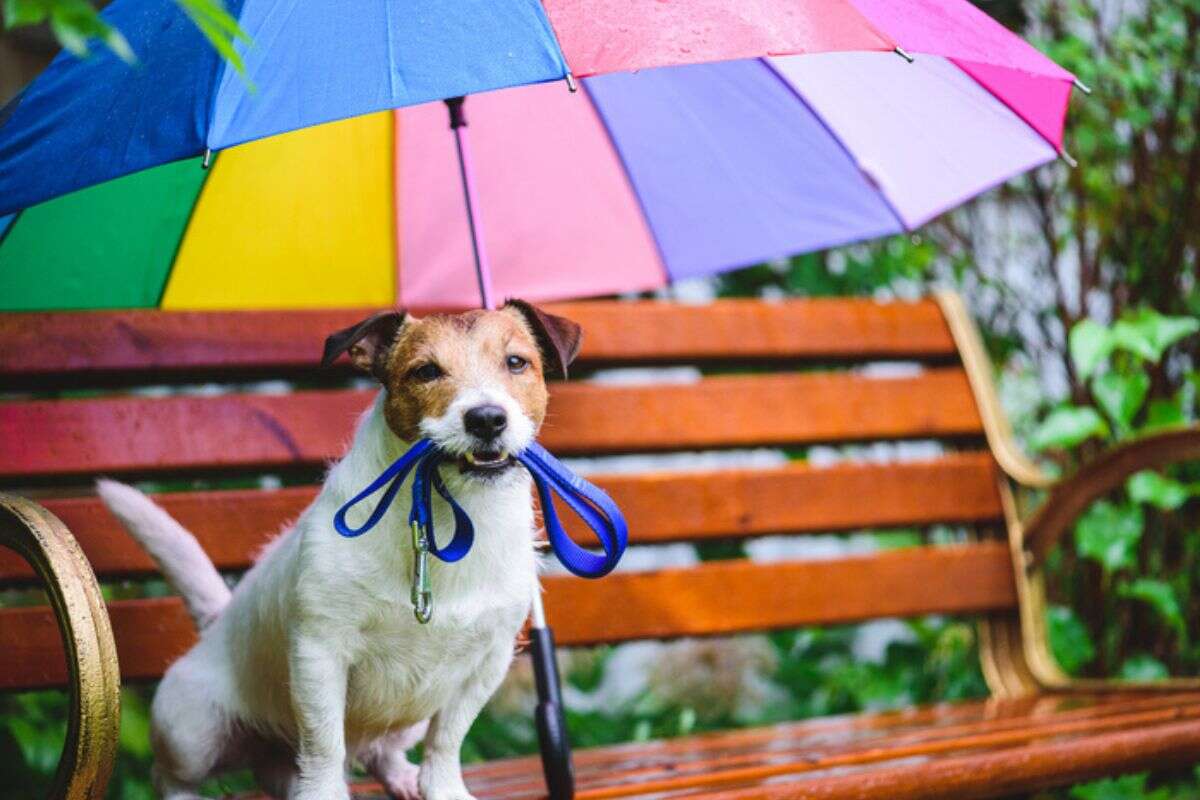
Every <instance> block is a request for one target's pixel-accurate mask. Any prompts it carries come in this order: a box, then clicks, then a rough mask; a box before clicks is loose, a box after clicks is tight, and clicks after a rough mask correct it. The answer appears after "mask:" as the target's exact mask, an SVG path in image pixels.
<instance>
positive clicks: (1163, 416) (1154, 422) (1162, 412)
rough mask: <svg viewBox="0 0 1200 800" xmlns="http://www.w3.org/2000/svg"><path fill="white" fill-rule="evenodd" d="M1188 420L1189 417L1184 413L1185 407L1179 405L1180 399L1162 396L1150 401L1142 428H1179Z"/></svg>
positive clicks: (1147, 429)
mask: <svg viewBox="0 0 1200 800" xmlns="http://www.w3.org/2000/svg"><path fill="white" fill-rule="evenodd" d="M1186 422H1187V418H1186V417H1185V416H1184V415H1183V408H1182V407H1181V406H1180V405H1179V400H1178V399H1176V398H1170V397H1160V398H1158V399H1156V400H1151V401H1150V405H1149V407H1148V408H1147V409H1146V424H1145V425H1143V426H1142V430H1143V431H1147V432H1149V431H1155V430H1160V429H1164V428H1178V427H1179V426H1180V425H1183V424H1185V423H1186Z"/></svg>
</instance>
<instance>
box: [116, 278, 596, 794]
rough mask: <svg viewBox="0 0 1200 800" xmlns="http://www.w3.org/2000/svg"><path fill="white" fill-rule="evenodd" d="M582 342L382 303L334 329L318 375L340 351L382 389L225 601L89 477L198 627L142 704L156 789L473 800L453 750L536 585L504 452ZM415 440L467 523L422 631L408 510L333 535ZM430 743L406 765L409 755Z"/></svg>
mask: <svg viewBox="0 0 1200 800" xmlns="http://www.w3.org/2000/svg"><path fill="white" fill-rule="evenodd" d="M581 338H582V337H581V331H580V328H579V326H578V325H576V324H575V323H574V322H571V321H570V320H567V319H564V318H562V317H558V316H554V315H552V314H548V313H546V312H544V311H541V310H540V309H538V308H536V307H534V306H532V305H530V304H528V303H525V302H522V301H519V300H512V301H509V302H508V303H507V304H506V305H505V306H504V308H502V309H500V310H497V311H470V312H467V313H464V314H458V315H453V316H447V315H437V316H429V317H426V318H423V319H414V318H412V317H406V315H405V314H404V312H401V311H387V312H382V313H379V314H376V315H374V316H372V317H370V318H368V319H366V320H364V321H363V322H361V323H359V324H358V325H355V326H353V327H351V328H348V329H346V330H343V331H339V332H337V333H334V334H333V335H331V336H330V337H329V338H328V340H327V341H326V344H325V357H324V363H326V364H329V363H331V362H332V361H333V360H334V359H336V358H337V357H338V356H339V355H340V354H342V353H347V352H348V353H349V355H350V359H351V361H352V362H353V363H354V364H355V366H357V367H358V368H359V369H362V370H364V371H366V372H368V373H370V374H371V375H373V376H374V377H375V378H376V379H377V380H379V382H380V383H381V384H382V385H383V388H382V391H380V392H379V395H378V396H377V397H376V398H375V401H374V403H372V405H371V407H370V408H369V409H368V410H367V411H366V412H365V413H364V414H363V415H362V417H361V419H360V420H359V422H358V426H357V428H356V430H355V432H354V438H353V440H352V442H351V444H350V449H349V451H348V452H347V454H346V456H345V458H343V459H342V460H341V461H340V462H338V463H337V464H336V465H334V466H333V468H332V469H331V470H330V471H329V474H328V476H327V478H326V480H325V483H324V485H323V486H322V488H321V491H320V493H319V494H318V495H317V498H316V500H314V501H313V503H312V505H310V506H309V507H308V508H307V509H306V510H305V511H304V513H303V514H301V516H300V518H299V519H298V520H297V521H296V523H295V524H294V525H292V526H291V527H290V528H288V529H287V530H285V531H284V532H283V533H282V535H280V536H279V537H278V538H277V539H275V540H274V541H273V542H272V543H271V544H269V545H268V546H267V547H266V548H265V549H264V550H263V552H262V554H261V556H260V557H259V558H258V560H257V562H256V563H255V564H254V566H253V567H252V568H251V569H250V570H249V571H248V572H247V573H246V575H245V576H244V577H243V578H242V579H241V581H239V582H238V584H237V586H236V588H235V589H234V590H233V591H232V592H230V590H229V589H228V587H227V586H226V583H225V581H224V580H223V579H222V578H221V576H220V575H219V574H218V572H217V570H216V569H215V567H214V566H213V564H212V562H211V561H210V560H209V558H208V557H207V556H206V555H205V553H204V551H203V550H202V549H201V548H200V545H199V544H198V543H197V541H196V540H195V538H193V537H192V535H191V534H190V533H188V532H187V531H186V530H184V529H183V528H182V527H181V526H180V525H179V524H178V523H177V522H175V520H173V519H172V518H171V517H170V516H168V515H167V514H166V512H165V511H163V510H162V509H161V508H160V507H158V506H157V505H155V504H154V503H153V502H152V501H151V500H150V499H149V498H148V497H147V496H146V495H144V494H142V493H141V492H139V491H137V490H136V489H133V488H131V487H129V486H125V485H124V484H120V483H116V482H114V481H108V480H101V481H100V482H99V483H98V486H97V489H98V492H99V494H100V496H101V498H102V499H103V500H104V502H105V503H106V504H107V505H108V507H109V508H110V509H111V510H112V512H113V513H114V514H115V515H116V516H117V517H118V518H119V519H120V520H121V522H122V523H123V524H124V525H125V527H126V528H128V529H129V532H130V533H131V534H132V536H133V537H134V538H135V539H136V540H137V541H138V542H139V543H140V544H141V546H142V547H143V548H145V550H146V551H147V552H148V553H149V554H150V555H151V556H152V557H153V558H154V560H155V561H156V562H157V564H158V565H159V567H160V568H161V570H162V572H163V574H164V575H165V576H166V578H167V580H168V581H169V582H170V583H171V584H172V585H173V586H174V587H175V589H176V590H177V591H178V592H179V593H180V595H182V596H183V600H184V603H185V604H186V606H187V609H188V612H189V613H190V614H191V616H192V619H193V620H195V623H196V626H197V628H198V629H199V631H200V639H199V641H198V642H197V643H196V645H195V646H194V647H193V648H192V649H191V650H190V651H188V652H187V653H186V654H185V655H184V656H183V657H182V658H180V659H179V660H178V661H176V662H175V663H174V664H173V665H172V666H171V668H170V669H168V670H167V672H166V675H164V677H163V680H162V683H161V684H160V685H159V687H158V691H157V693H156V694H155V697H154V704H153V710H152V733H151V736H152V744H153V749H154V780H155V784H156V787H157V789H158V791H159V792H160V793H161V795H162V796H163V797H164V798H166V800H182V799H183V798H195V797H197V796H198V795H197V788H198V786H199V785H200V783H201V782H202V781H203V780H205V779H206V778H207V777H208V776H210V775H212V774H214V773H217V772H221V771H225V770H230V769H238V768H244V767H249V768H251V769H252V770H253V771H254V774H255V776H256V778H257V780H258V782H259V784H260V786H261V787H262V789H263V790H264V791H267V792H268V793H270V794H272V795H274V796H275V797H279V798H289V799H294V800H338V798H342V799H345V798H349V796H350V794H349V789H348V787H347V784H346V771H347V766H348V765H349V764H350V763H352V762H357V763H359V764H361V765H362V766H363V767H364V768H365V769H366V770H367V771H369V772H370V773H371V774H372V775H374V776H375V778H377V779H378V780H379V781H380V782H381V783H382V784H383V786H384V788H385V789H386V791H387V792H388V793H389V794H390V795H391V796H392V797H395V798H401V799H402V800H418V798H423V800H470V797H471V795H470V793H469V792H468V791H467V788H466V785H465V784H464V783H463V777H462V768H461V765H460V763H459V749H460V746H461V744H462V741H463V737H464V736H465V735H466V733H467V730H468V728H470V726H471V723H472V722H473V721H474V720H475V717H476V716H477V715H478V714H479V712H480V710H481V709H482V708H483V705H484V703H485V702H486V701H487V699H488V698H489V697H490V696H491V694H492V693H493V692H494V691H495V689H496V687H497V686H498V685H499V683H500V681H501V679H502V678H503V677H504V675H505V673H506V672H507V670H508V667H509V664H510V662H511V661H512V658H513V647H514V642H515V640H516V638H517V635H518V633H519V631H520V630H521V627H522V625H523V624H524V622H525V619H526V617H527V616H528V615H529V613H530V607H531V603H532V601H533V598H534V593H535V592H537V591H538V583H537V567H536V561H535V555H534V548H533V539H534V533H535V521H534V510H533V504H532V501H531V492H530V478H529V475H528V473H527V472H526V471H525V470H524V469H521V468H519V467H517V466H516V462H515V460H514V459H513V457H512V455H511V454H513V453H519V452H520V451H521V450H523V449H524V448H525V447H526V446H527V445H529V444H530V443H531V442H532V441H533V440H534V437H535V436H536V435H537V432H538V429H539V427H540V426H541V424H542V420H543V419H544V418H545V416H546V402H547V398H548V395H547V391H546V382H545V379H546V378H548V377H565V374H566V368H567V365H568V364H570V363H571V361H572V360H573V359H574V358H575V356H576V355H577V354H578V352H579V346H580V340H581ZM333 424H336V421H333ZM421 438H428V439H431V440H432V441H433V442H434V443H435V444H436V445H437V446H438V447H439V448H440V449H441V450H442V451H443V452H445V453H447V454H450V455H452V456H454V457H456V459H454V460H447V461H446V462H443V464H442V466H441V467H440V468H439V469H440V471H441V475H442V478H443V480H444V481H445V483H446V485H447V487H448V488H449V489H450V490H451V491H452V492H453V494H454V496H455V498H456V499H457V500H458V501H459V503H460V505H461V506H462V507H463V508H464V509H465V510H466V512H467V513H468V514H469V515H470V517H471V519H472V520H473V521H474V525H475V531H476V536H475V546H474V547H473V548H472V549H471V551H470V553H469V554H468V555H467V556H466V557H465V558H463V559H462V560H461V561H459V562H457V563H454V564H443V563H441V562H438V561H435V562H433V563H432V564H431V566H430V570H431V580H432V585H433V588H434V592H435V594H436V597H437V603H438V606H437V614H436V615H435V616H434V618H433V620H432V621H431V622H430V623H429V624H427V625H422V624H419V623H418V622H417V621H416V620H415V619H414V615H413V606H412V603H411V601H410V589H411V582H412V581H411V575H412V571H413V558H414V553H413V549H412V543H411V540H410V538H409V535H410V534H409V528H408V525H407V524H406V520H407V514H408V505H409V502H408V501H403V502H397V503H396V505H395V507H393V508H392V509H391V510H390V511H389V512H388V513H387V516H385V517H384V520H383V524H382V526H381V528H380V532H378V533H377V534H376V535H374V536H364V537H361V538H356V539H346V538H342V537H341V536H339V535H338V534H337V533H336V532H335V530H334V525H333V518H334V514H335V512H336V511H337V510H338V508H339V507H341V506H342V505H343V504H344V503H345V502H346V501H347V500H348V499H350V498H351V497H353V496H354V495H355V493H356V492H357V491H358V490H359V489H360V488H361V487H363V486H364V485H366V484H367V483H369V482H370V481H371V480H372V479H373V478H374V477H375V476H376V475H378V474H380V472H381V471H382V470H384V469H385V468H386V467H387V466H388V465H389V464H391V463H392V462H393V461H395V460H396V458H397V457H399V456H400V455H401V454H403V453H404V452H405V451H406V450H407V449H408V447H409V446H410V444H412V443H413V442H414V441H416V440H418V439H421ZM435 508H436V510H435V518H434V519H435V526H436V527H437V528H439V529H441V530H449V529H452V527H453V520H452V519H451V516H450V511H449V509H448V508H446V507H445V505H444V504H439V505H438V506H436V507H435ZM422 738H423V740H424V745H425V747H424V758H423V761H422V763H421V765H420V766H419V767H418V766H417V765H415V764H412V763H410V762H409V761H408V759H407V758H406V755H405V752H406V751H407V750H408V749H410V748H411V747H413V746H414V745H415V744H416V743H417V742H418V741H421V740H422Z"/></svg>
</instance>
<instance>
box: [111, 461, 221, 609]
mask: <svg viewBox="0 0 1200 800" xmlns="http://www.w3.org/2000/svg"><path fill="white" fill-rule="evenodd" d="M96 491H97V493H99V495H100V499H101V500H103V501H104V504H105V505H106V506H108V508H109V510H110V511H112V513H113V514H114V515H115V516H116V517H117V519H119V520H121V523H122V524H123V525H124V526H125V528H126V529H127V530H128V531H129V533H130V535H131V536H133V538H134V539H136V540H137V542H138V544H140V545H141V546H142V548H143V549H144V550H145V551H146V552H147V553H149V554H150V557H151V558H153V559H154V562H155V563H156V564H158V568H159V569H160V570H162V573H163V575H164V576H166V579H167V581H168V582H169V583H170V584H171V585H172V586H173V587H175V590H176V591H177V592H179V594H180V595H182V596H183V602H184V604H185V605H186V606H187V610H188V613H189V614H191V615H192V620H193V621H195V623H196V627H197V628H198V629H200V630H204V628H205V627H207V626H208V624H209V623H211V622H212V621H213V620H215V619H216V618H217V617H218V616H220V614H221V612H222V611H223V610H224V609H225V606H226V605H228V603H229V587H228V586H226V585H225V581H224V580H223V579H222V578H221V574H220V573H219V572H217V568H216V567H214V566H213V563H212V561H211V560H209V558H208V556H207V555H206V554H205V552H204V549H203V548H201V547H200V543H199V542H197V541H196V537H195V536H192V534H191V533H189V532H188V531H187V530H185V529H184V527H183V526H182V525H180V524H179V523H178V522H176V521H175V520H174V519H172V517H171V515H170V514H168V513H167V512H166V511H164V510H163V509H162V508H160V507H159V506H158V505H157V504H156V503H155V502H154V501H153V500H151V499H150V498H149V497H147V496H146V495H145V494H143V493H142V492H139V491H138V490H137V489H135V488H133V487H132V486H126V485H125V484H123V483H117V482H116V481H112V480H107V479H104V478H101V479H100V480H98V481H96Z"/></svg>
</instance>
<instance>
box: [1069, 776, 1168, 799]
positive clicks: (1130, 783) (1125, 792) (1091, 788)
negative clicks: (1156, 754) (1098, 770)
mask: <svg viewBox="0 0 1200 800" xmlns="http://www.w3.org/2000/svg"><path fill="white" fill-rule="evenodd" d="M1146 777H1147V775H1146V773H1144V772H1142V773H1139V774H1137V775H1122V776H1121V777H1119V778H1105V779H1104V780H1101V781H1093V782H1092V783H1084V784H1080V785H1079V786H1076V787H1074V788H1072V789H1071V800H1170V799H1171V790H1170V788H1168V787H1166V786H1163V787H1160V788H1158V789H1155V790H1154V791H1150V790H1148V789H1147V788H1146Z"/></svg>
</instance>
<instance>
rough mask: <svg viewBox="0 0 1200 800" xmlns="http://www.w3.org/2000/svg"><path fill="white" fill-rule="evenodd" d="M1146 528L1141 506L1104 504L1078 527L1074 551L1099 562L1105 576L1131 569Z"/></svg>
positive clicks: (1105, 502)
mask: <svg viewBox="0 0 1200 800" xmlns="http://www.w3.org/2000/svg"><path fill="white" fill-rule="evenodd" d="M1144 527H1145V519H1144V517H1143V515H1142V509H1141V507H1140V506H1135V505H1131V504H1129V505H1127V504H1121V505H1117V504H1116V503H1111V502H1109V501H1107V500H1101V501H1099V502H1097V503H1095V504H1094V505H1093V506H1092V507H1091V508H1089V509H1088V510H1087V512H1086V513H1084V515H1083V517H1082V518H1080V520H1079V522H1077V523H1076V524H1075V551H1076V552H1077V553H1079V555H1081V556H1083V557H1084V558H1090V559H1093V560H1094V561H1097V562H1098V563H1099V564H1100V565H1101V566H1103V567H1104V570H1105V571H1106V572H1116V571H1117V570H1120V569H1125V568H1126V567H1131V566H1133V564H1134V563H1135V560H1136V555H1137V545H1138V541H1139V540H1140V539H1141V538H1142V531H1143V529H1144Z"/></svg>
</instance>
